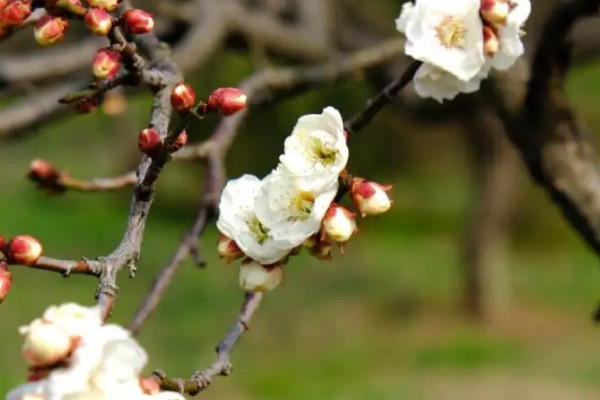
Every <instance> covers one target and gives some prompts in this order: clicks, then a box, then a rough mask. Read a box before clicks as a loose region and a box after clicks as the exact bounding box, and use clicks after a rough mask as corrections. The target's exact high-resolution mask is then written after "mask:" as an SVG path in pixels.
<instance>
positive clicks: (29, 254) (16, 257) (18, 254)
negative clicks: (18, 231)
mask: <svg viewBox="0 0 600 400" xmlns="http://www.w3.org/2000/svg"><path fill="white" fill-rule="evenodd" d="M41 255H42V245H41V243H40V242H39V241H38V240H37V239H36V238H34V237H33V236H29V235H20V236H15V237H14V238H13V239H12V240H11V241H10V243H9V244H8V258H9V260H10V261H11V262H13V263H15V264H21V265H34V264H35V263H36V262H37V260H38V259H39V258H40V257H41Z"/></svg>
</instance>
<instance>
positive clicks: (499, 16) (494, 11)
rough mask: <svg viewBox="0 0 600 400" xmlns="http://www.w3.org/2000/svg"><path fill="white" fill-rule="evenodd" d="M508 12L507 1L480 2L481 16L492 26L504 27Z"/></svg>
mask: <svg viewBox="0 0 600 400" xmlns="http://www.w3.org/2000/svg"><path fill="white" fill-rule="evenodd" d="M510 11H511V5H510V3H509V1H508V0H481V16H482V17H483V19H484V20H486V21H487V22H490V23H492V24H499V25H505V24H506V19H507V18H508V14H509V13H510Z"/></svg>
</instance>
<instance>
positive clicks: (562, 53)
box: [491, 0, 600, 253]
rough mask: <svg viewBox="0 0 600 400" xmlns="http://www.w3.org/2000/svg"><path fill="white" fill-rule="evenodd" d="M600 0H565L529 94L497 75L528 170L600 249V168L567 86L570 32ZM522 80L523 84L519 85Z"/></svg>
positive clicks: (550, 26)
mask: <svg viewBox="0 0 600 400" xmlns="http://www.w3.org/2000/svg"><path fill="white" fill-rule="evenodd" d="M599 6H600V1H599V0H573V1H569V2H565V3H560V4H559V5H558V6H557V8H556V9H555V10H554V12H553V13H552V15H551V17H550V18H549V20H548V22H547V24H546V27H545V30H544V32H543V35H542V38H541V40H540V42H539V44H538V48H537V50H536V55H535V58H534V61H533V65H532V68H531V74H530V76H531V80H530V81H529V84H528V87H527V91H526V94H525V95H524V99H523V96H521V95H520V93H519V91H518V89H517V91H515V89H514V88H515V84H514V83H515V82H518V79H515V78H514V75H510V76H507V77H506V78H507V79H512V80H513V82H512V83H511V82H510V81H508V80H502V79H498V82H497V84H496V85H495V87H494V89H495V91H496V92H495V93H496V94H498V96H492V97H491V99H495V100H496V104H495V105H496V108H497V110H498V112H499V115H500V116H501V117H502V119H503V120H504V123H505V124H506V126H507V131H508V134H509V138H510V139H511V141H512V142H513V144H514V145H515V146H516V147H517V148H518V149H519V151H520V152H521V156H522V158H523V160H524V161H525V164H526V166H527V168H528V169H529V172H530V174H531V176H532V177H533V179H534V180H535V182H536V183H538V184H539V185H540V186H542V187H543V188H544V189H545V190H546V192H547V193H548V194H549V195H550V196H551V198H552V200H553V201H554V203H555V204H556V205H557V206H558V207H559V208H560V210H561V211H562V213H563V215H564V216H565V218H566V219H567V221H568V222H569V223H570V224H571V226H572V227H573V228H574V229H575V230H576V231H577V232H578V233H579V234H580V235H581V236H582V237H583V238H584V239H585V240H586V241H587V243H588V244H590V246H592V247H593V248H594V250H595V251H596V252H597V253H600V169H599V168H598V163H597V161H596V156H595V154H594V150H593V148H592V146H591V144H590V143H589V142H588V141H587V139H586V137H585V134H584V130H583V129H582V127H581V126H580V125H579V123H578V120H577V117H576V116H575V114H574V112H573V110H572V109H571V107H570V105H569V102H568V98H567V95H566V92H565V89H564V81H565V76H566V74H567V72H568V70H569V58H570V57H569V56H570V50H571V46H570V41H569V33H570V31H571V29H572V27H573V25H574V24H575V23H576V22H577V21H578V20H580V19H581V18H584V17H586V16H593V15H596V14H597V12H598V8H599ZM517 86H518V85H517Z"/></svg>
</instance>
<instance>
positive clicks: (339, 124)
mask: <svg viewBox="0 0 600 400" xmlns="http://www.w3.org/2000/svg"><path fill="white" fill-rule="evenodd" d="M348 155H349V152H348V146H347V144H346V136H345V134H344V122H343V121H342V116H341V115H340V113H339V111H338V110H336V109H335V108H333V107H327V108H325V109H324V110H323V112H322V113H321V114H309V115H304V116H302V117H300V118H299V119H298V122H297V123H296V126H295V127H294V130H293V131H292V134H291V135H290V136H288V138H287V139H286V140H285V151H284V154H283V155H282V156H281V157H280V161H281V163H282V164H283V165H284V166H285V167H286V168H287V169H288V170H289V172H290V173H291V174H292V175H293V176H295V177H296V178H298V179H301V180H304V181H309V182H310V184H311V185H321V186H324V187H326V186H329V185H331V184H332V182H334V181H337V179H338V177H339V174H340V172H342V170H343V169H344V168H345V167H346V163H347V162H348Z"/></svg>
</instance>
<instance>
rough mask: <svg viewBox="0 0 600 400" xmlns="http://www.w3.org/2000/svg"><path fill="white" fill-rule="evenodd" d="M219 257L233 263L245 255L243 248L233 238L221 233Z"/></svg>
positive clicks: (218, 246) (218, 244)
mask: <svg viewBox="0 0 600 400" xmlns="http://www.w3.org/2000/svg"><path fill="white" fill-rule="evenodd" d="M217 250H218V253H219V258H220V259H223V260H225V262H226V263H227V264H230V263H232V262H233V261H235V260H237V259H238V258H241V257H243V256H244V253H243V252H242V250H241V249H240V248H239V247H238V245H237V244H236V243H235V241H234V240H233V239H231V238H230V237H227V236H226V235H223V234H221V235H220V236H219V241H218V243H217Z"/></svg>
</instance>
